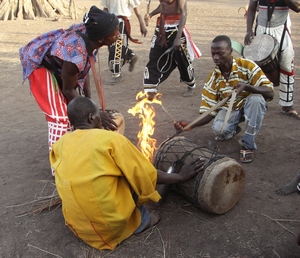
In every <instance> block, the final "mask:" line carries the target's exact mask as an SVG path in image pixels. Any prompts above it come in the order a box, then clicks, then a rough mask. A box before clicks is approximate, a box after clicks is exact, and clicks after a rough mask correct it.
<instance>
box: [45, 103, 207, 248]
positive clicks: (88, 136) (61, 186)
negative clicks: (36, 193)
mask: <svg viewBox="0 0 300 258" xmlns="http://www.w3.org/2000/svg"><path fill="white" fill-rule="evenodd" d="M67 112H68V117H69V120H70V122H71V124H72V125H73V126H74V129H75V131H74V132H70V133H67V134H65V135H64V136H63V137H61V138H60V139H59V140H58V141H57V142H56V143H54V144H53V145H52V150H51V152H50V162H51V166H52V167H53V168H54V170H55V183H56V187H57V191H58V194H59V196H60V198H61V199H62V211H63V215H64V218H65V223H66V225H67V226H69V228H70V229H71V230H72V231H73V232H74V233H75V234H76V236H78V237H79V238H81V239H82V240H83V241H84V242H86V243H87V244H89V245H91V246H93V247H95V248H98V249H111V250H113V249H114V248H115V247H116V246H117V245H118V244H120V243H121V242H122V241H123V240H124V239H126V238H128V237H130V236H131V235H133V234H139V233H141V232H143V231H144V230H146V229H147V228H149V227H152V226H154V225H155V224H157V223H158V222H159V220H160V218H159V216H158V215H155V214H152V213H149V211H148V210H147V209H146V207H145V206H144V204H146V203H149V202H158V201H159V200H160V199H161V196H160V194H159V193H158V191H157V190H156V184H174V183H179V182H183V181H186V180H188V179H190V178H192V177H193V176H195V175H196V174H197V173H199V172H200V171H201V170H202V169H203V163H204V161H203V160H200V159H198V160H196V161H194V162H192V163H191V164H187V165H184V166H183V167H182V169H181V171H180V172H179V173H178V174H175V173H174V174H172V173H171V174H167V173H165V172H162V171H158V170H156V168H155V167H154V166H153V165H152V164H151V163H150V162H149V161H148V160H147V159H146V158H145V157H144V156H143V155H142V153H141V152H140V151H139V150H138V149H137V148H136V147H135V146H134V145H133V144H132V143H131V142H130V141H129V140H128V139H127V138H126V137H124V136H123V135H121V134H118V133H115V132H112V131H107V130H104V129H102V126H101V119H100V113H99V108H98V107H97V105H96V104H95V103H94V102H93V101H92V100H91V99H89V98H85V97H77V98H75V99H73V100H72V101H71V102H70V103H69V104H68V108H67Z"/></svg>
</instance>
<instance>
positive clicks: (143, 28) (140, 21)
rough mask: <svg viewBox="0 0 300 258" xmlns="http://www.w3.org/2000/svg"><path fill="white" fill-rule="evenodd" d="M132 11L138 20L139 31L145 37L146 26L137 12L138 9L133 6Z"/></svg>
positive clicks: (105, 9)
mask: <svg viewBox="0 0 300 258" xmlns="http://www.w3.org/2000/svg"><path fill="white" fill-rule="evenodd" d="M103 10H104V11H106V12H109V10H108V9H107V8H104V9H103ZM133 11H134V13H135V15H136V17H137V18H138V20H139V24H140V32H141V34H142V36H144V37H146V36H147V28H146V26H145V24H144V21H143V18H142V15H141V14H140V12H139V9H138V8H137V7H135V8H133Z"/></svg>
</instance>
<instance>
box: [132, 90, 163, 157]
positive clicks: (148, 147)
mask: <svg viewBox="0 0 300 258" xmlns="http://www.w3.org/2000/svg"><path fill="white" fill-rule="evenodd" d="M157 97H161V94H159V93H158V94H156V96H155V98H154V99H153V100H152V101H150V100H148V99H147V93H143V92H141V91H140V92H139V93H138V94H137V95H136V100H140V101H138V102H137V103H136V105H135V106H134V107H133V108H131V109H129V110H128V111H127V112H128V113H129V114H132V115H133V116H135V115H136V114H137V113H138V114H139V118H141V119H142V121H141V123H140V124H139V126H142V129H141V130H140V131H139V133H138V135H137V136H138V139H139V142H138V146H139V148H140V150H141V152H142V153H143V155H144V156H145V157H146V158H147V159H149V161H152V158H153V153H154V151H155V150H156V146H155V145H156V139H152V138H151V137H150V136H152V135H153V133H154V126H155V122H154V120H153V118H154V117H155V109H154V107H153V106H149V105H147V104H152V103H156V104H159V105H161V101H160V100H158V99H157Z"/></svg>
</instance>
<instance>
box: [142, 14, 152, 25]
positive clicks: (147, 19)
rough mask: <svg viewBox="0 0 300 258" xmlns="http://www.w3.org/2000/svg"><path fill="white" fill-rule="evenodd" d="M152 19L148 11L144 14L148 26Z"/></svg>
mask: <svg viewBox="0 0 300 258" xmlns="http://www.w3.org/2000/svg"><path fill="white" fill-rule="evenodd" d="M150 19H151V17H150V14H149V13H146V14H145V16H144V21H145V24H146V26H148V24H149V21H150Z"/></svg>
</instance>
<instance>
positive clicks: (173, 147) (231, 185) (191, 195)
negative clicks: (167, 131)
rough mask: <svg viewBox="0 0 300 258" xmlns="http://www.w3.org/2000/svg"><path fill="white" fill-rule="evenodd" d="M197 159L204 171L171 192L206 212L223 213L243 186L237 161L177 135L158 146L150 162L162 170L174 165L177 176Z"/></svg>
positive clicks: (238, 196)
mask: <svg viewBox="0 0 300 258" xmlns="http://www.w3.org/2000/svg"><path fill="white" fill-rule="evenodd" d="M199 157H202V158H203V159H204V160H205V168H204V170H203V171H202V172H201V173H199V174H198V175H197V176H196V177H194V178H192V179H190V180H188V181H186V182H184V183H180V184H177V185H175V187H174V190H175V191H176V192H178V193H180V194H182V195H183V196H184V197H186V198H187V199H188V200H189V201H190V202H192V203H194V204H195V205H196V206H197V207H199V208H201V209H203V210H205V211H207V212H210V213H214V214H224V213H226V212H228V211H229V210H230V209H231V208H232V207H233V206H234V205H235V204H236V203H237V201H238V200H239V199H240V196H241V194H242V192H243V189H244V186H245V172H244V169H243V167H242V166H241V165H240V164H239V163H238V162H237V161H236V160H234V159H232V158H230V157H226V156H225V155H222V154H220V153H217V152H215V151H212V150H209V149H207V148H205V147H202V146H199V145H197V144H195V143H193V142H192V141H191V140H189V139H187V138H185V137H182V136H178V137H174V138H173V139H170V140H166V141H165V142H163V143H162V144H161V145H160V146H159V148H158V149H157V152H156V154H155V157H154V161H153V163H154V166H155V167H156V168H157V169H160V170H162V171H167V170H168V169H169V167H170V166H173V168H174V171H175V173H176V172H178V171H179V170H180V169H181V167H182V166H183V165H184V164H187V163H190V162H192V161H193V160H196V159H198V158H199Z"/></svg>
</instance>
